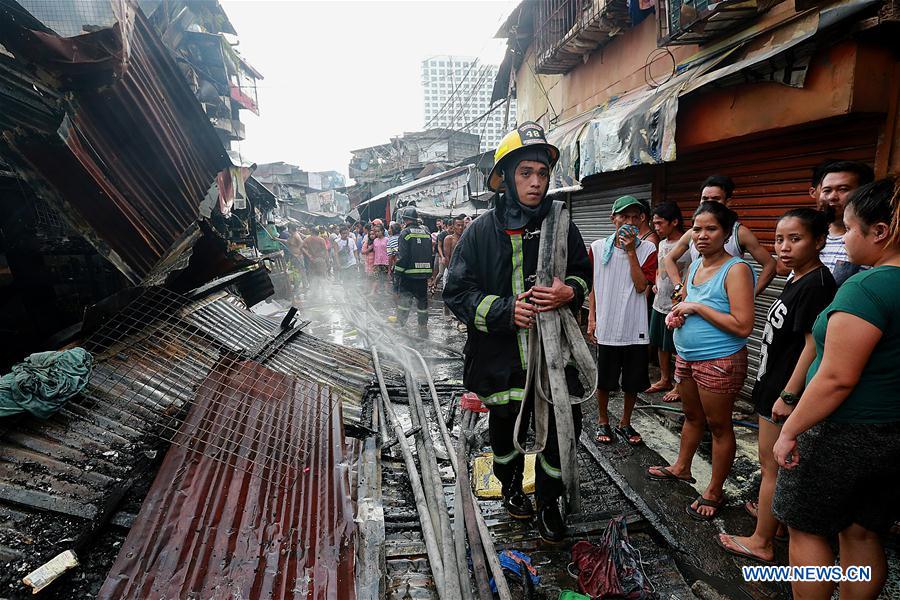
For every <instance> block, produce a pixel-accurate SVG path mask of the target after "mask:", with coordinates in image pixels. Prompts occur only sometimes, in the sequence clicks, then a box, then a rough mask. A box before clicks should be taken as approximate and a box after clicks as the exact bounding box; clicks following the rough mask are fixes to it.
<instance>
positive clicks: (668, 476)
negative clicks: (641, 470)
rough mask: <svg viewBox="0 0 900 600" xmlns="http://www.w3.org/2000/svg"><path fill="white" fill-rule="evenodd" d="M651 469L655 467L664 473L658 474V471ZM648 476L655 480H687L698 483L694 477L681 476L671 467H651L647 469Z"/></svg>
mask: <svg viewBox="0 0 900 600" xmlns="http://www.w3.org/2000/svg"><path fill="white" fill-rule="evenodd" d="M650 469H655V470H657V471H659V472H660V473H662V475H657V474H656V473H653V472H651V471H650ZM647 478H648V479H652V480H654V481H685V482H687V483H697V480H696V479H694V478H693V477H679V476H678V475H676V474H675V473H673V472H672V471H670V470H669V467H650V468H649V469H647Z"/></svg>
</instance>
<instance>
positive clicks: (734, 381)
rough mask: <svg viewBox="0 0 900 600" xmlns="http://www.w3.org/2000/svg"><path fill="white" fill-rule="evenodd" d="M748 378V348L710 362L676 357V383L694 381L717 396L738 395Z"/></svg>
mask: <svg viewBox="0 0 900 600" xmlns="http://www.w3.org/2000/svg"><path fill="white" fill-rule="evenodd" d="M746 377H747V348H741V349H740V350H738V351H737V352H735V353H734V354H731V355H729V356H723V357H721V358H712V359H709V360H694V361H689V360H685V359H684V358H682V357H681V356H676V357H675V383H681V382H682V381H684V380H685V379H693V380H694V383H696V384H697V387H701V388H703V389H704V390H708V391H710V392H715V393H717V394H737V393H738V392H740V391H741V388H743V387H744V379H745V378H746Z"/></svg>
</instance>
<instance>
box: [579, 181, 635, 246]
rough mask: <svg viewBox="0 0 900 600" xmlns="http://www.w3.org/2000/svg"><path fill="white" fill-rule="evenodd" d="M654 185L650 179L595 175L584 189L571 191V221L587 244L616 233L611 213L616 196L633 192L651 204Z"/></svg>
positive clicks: (617, 197)
mask: <svg viewBox="0 0 900 600" xmlns="http://www.w3.org/2000/svg"><path fill="white" fill-rule="evenodd" d="M651 188H652V185H651V182H650V181H649V179H646V180H645V178H644V177H640V178H638V177H635V176H634V175H622V174H619V173H615V174H610V175H601V176H599V177H592V178H591V180H590V183H589V184H588V185H586V186H585V189H584V190H582V191H580V192H577V193H575V194H572V196H571V206H570V210H571V211H572V212H571V214H572V221H573V222H574V223H575V225H577V226H578V230H579V231H581V237H583V238H584V243H585V245H587V246H590V245H591V243H592V242H593V241H594V240H599V239H601V238H605V237H608V236H610V235H612V234H613V233H615V228H614V227H613V224H612V221H611V220H610V213H611V211H612V206H613V204H614V203H615V201H616V200H617V199H619V198H620V197H621V196H626V195H630V196H634V197H635V198H637V199H638V200H642V201H644V202H647V203H650V196H651Z"/></svg>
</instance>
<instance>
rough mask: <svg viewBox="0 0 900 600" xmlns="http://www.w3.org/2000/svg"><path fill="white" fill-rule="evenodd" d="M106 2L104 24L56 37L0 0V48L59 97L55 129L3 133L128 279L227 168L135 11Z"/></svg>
mask: <svg viewBox="0 0 900 600" xmlns="http://www.w3.org/2000/svg"><path fill="white" fill-rule="evenodd" d="M109 4H110V6H111V7H112V10H113V13H114V14H115V15H116V18H117V22H116V24H115V25H113V26H112V27H111V28H107V29H102V30H99V31H96V32H93V33H87V34H84V35H80V36H77V37H74V38H62V37H59V36H57V35H56V34H54V33H52V32H48V31H46V30H37V29H33V28H31V27H34V23H33V21H29V20H27V19H25V18H24V17H23V16H22V14H23V11H22V9H21V7H19V6H18V5H17V4H16V3H15V2H12V1H11V0H3V1H2V2H0V12H2V15H0V16H2V17H3V19H0V21H2V22H3V23H2V25H0V43H2V44H3V46H4V47H6V48H8V49H10V50H11V51H12V52H13V54H14V55H15V57H16V59H17V63H18V65H19V66H20V68H21V69H22V70H23V71H24V72H28V71H30V70H34V69H37V72H39V73H43V74H44V77H45V78H49V80H48V83H52V84H53V85H54V86H55V87H57V88H58V89H59V90H61V91H65V92H69V94H67V95H66V97H65V101H64V106H63V108H64V110H65V113H66V114H65V117H64V118H63V120H62V122H61V123H59V124H58V130H57V131H55V132H53V133H52V134H49V135H48V134H47V132H45V131H35V130H31V129H25V128H22V129H18V130H15V131H13V130H10V131H7V132H6V134H5V137H6V142H7V144H8V145H9V146H10V148H11V150H12V151H13V152H15V153H16V154H18V155H19V156H18V157H13V158H17V160H18V161H19V162H20V163H21V164H23V165H25V166H27V167H28V168H29V169H32V170H34V171H36V174H37V175H39V176H40V177H41V178H44V179H46V180H47V182H49V186H50V188H51V189H50V190H47V191H48V192H54V193H52V194H50V195H52V196H53V197H52V198H49V199H51V200H52V201H54V202H57V203H58V204H60V205H61V208H63V209H65V211H66V212H68V211H69V210H71V211H73V212H75V213H77V215H78V216H79V217H80V220H82V221H84V222H85V223H86V224H87V225H88V226H89V227H90V228H91V230H93V232H94V233H95V235H94V236H88V239H89V240H90V241H91V242H92V243H93V244H94V245H95V246H98V249H99V250H101V252H102V253H103V254H104V255H105V256H107V257H108V258H110V260H111V261H113V262H114V264H116V266H117V267H118V268H119V269H120V270H121V271H122V272H123V273H124V274H125V275H126V276H127V277H129V278H131V279H132V280H133V281H134V280H139V279H140V278H142V277H143V276H144V275H146V274H147V273H149V272H150V270H151V269H152V268H153V266H154V265H155V264H156V263H157V262H158V261H160V260H161V259H162V258H164V257H165V256H166V255H167V253H168V251H169V250H170V248H171V247H172V246H173V244H174V243H175V242H176V241H177V240H179V239H180V237H181V236H182V234H183V233H184V232H185V231H186V230H187V229H188V228H189V227H190V226H191V225H192V224H193V223H194V222H195V221H196V219H197V217H198V215H199V209H198V207H199V204H200V201H201V200H202V199H203V197H204V196H205V194H206V192H207V190H208V189H209V185H210V182H212V181H213V180H214V178H215V176H216V174H217V173H218V172H219V171H221V170H222V169H224V168H226V167H228V166H229V165H230V162H229V160H228V156H227V153H226V152H225V148H224V147H223V145H222V143H221V141H220V140H219V138H218V136H217V135H216V133H215V131H214V130H213V128H212V126H211V125H210V123H209V121H208V119H207V118H206V115H205V114H204V113H203V110H202V108H201V106H200V104H199V102H198V101H197V99H196V98H195V97H194V95H193V93H192V92H191V90H190V88H189V87H188V84H187V82H186V80H185V78H184V77H183V75H182V74H181V72H180V71H179V69H178V66H177V65H176V63H175V61H174V59H173V58H172V56H171V54H170V51H169V50H168V49H167V48H166V47H165V46H164V45H163V43H162V41H161V40H160V39H159V37H158V35H157V33H156V31H155V30H154V29H153V27H152V26H151V25H150V24H149V23H148V22H147V20H146V18H145V17H144V15H143V14H142V13H141V11H140V10H139V9H138V8H137V7H136V6H135V5H134V4H133V3H132V2H128V1H126V0H109ZM25 15H26V16H28V17H30V15H27V13H25ZM50 80H52V81H50Z"/></svg>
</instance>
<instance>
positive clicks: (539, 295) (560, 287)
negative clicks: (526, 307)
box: [530, 277, 575, 312]
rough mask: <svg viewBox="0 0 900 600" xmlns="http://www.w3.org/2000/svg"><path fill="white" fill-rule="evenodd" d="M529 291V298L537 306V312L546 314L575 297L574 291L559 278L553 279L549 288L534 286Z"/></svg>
mask: <svg viewBox="0 0 900 600" xmlns="http://www.w3.org/2000/svg"><path fill="white" fill-rule="evenodd" d="M530 291H531V298H532V300H533V301H534V303H535V304H536V305H537V310H538V312H546V311H548V310H554V309H556V308H559V307H560V306H565V305H566V304H568V303H569V302H571V301H572V298H574V297H575V290H573V289H572V288H571V286H569V285H567V284H566V283H563V281H562V280H561V279H560V278H559V277H554V278H553V285H552V286H550V287H544V286H540V285H536V286H534V287H532V288H531V290H530Z"/></svg>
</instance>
